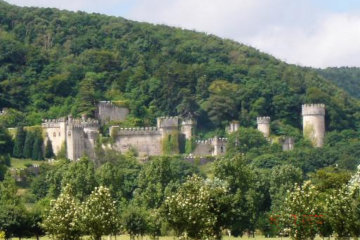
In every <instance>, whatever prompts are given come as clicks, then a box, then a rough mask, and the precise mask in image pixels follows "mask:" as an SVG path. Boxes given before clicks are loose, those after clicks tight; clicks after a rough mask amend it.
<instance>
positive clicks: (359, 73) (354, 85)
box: [317, 67, 360, 98]
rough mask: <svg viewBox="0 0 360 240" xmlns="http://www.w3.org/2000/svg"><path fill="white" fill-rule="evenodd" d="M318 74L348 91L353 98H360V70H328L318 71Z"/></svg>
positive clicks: (351, 68)
mask: <svg viewBox="0 0 360 240" xmlns="http://www.w3.org/2000/svg"><path fill="white" fill-rule="evenodd" d="M317 72H318V73H319V74H320V75H322V76H323V77H325V78H327V79H329V80H331V81H332V82H333V83H334V84H335V85H337V86H338V87H340V88H343V89H344V90H346V91H347V92H348V93H349V94H350V95H351V96H353V97H357V98H360V68H356V67H341V68H326V69H318V70H317Z"/></svg>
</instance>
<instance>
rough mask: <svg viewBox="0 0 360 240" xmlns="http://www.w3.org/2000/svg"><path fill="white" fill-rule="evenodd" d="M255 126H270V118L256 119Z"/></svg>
mask: <svg viewBox="0 0 360 240" xmlns="http://www.w3.org/2000/svg"><path fill="white" fill-rule="evenodd" d="M256 122H257V124H270V117H257V118H256Z"/></svg>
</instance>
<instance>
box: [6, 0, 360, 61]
mask: <svg viewBox="0 0 360 240" xmlns="http://www.w3.org/2000/svg"><path fill="white" fill-rule="evenodd" d="M7 1H8V2H9V3H12V4H16V5H19V6H40V7H56V8H61V9H68V10H74V11H77V10H82V11H86V12H98V13H104V14H108V15H113V16H121V17H125V18H128V19H132V20H137V21H145V22H151V23H156V24H158V23H160V24H167V25H171V26H176V27H182V28H186V29H194V30H198V31H202V32H207V33H211V34H215V35H218V36H220V37H225V38H230V39H233V40H236V41H238V42H241V43H245V44H247V45H251V46H253V47H255V48H257V49H259V50H261V51H264V52H267V53H270V54H272V55H274V56H275V57H277V58H279V59H282V60H284V61H286V62H289V63H294V64H299V65H303V66H313V67H328V66H359V67H360V58H359V57H358V56H360V44H359V43H360V0H7Z"/></svg>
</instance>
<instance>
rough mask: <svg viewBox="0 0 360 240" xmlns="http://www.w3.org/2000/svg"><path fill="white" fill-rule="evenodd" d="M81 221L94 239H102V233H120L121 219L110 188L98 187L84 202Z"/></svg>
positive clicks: (84, 229)
mask: <svg viewBox="0 0 360 240" xmlns="http://www.w3.org/2000/svg"><path fill="white" fill-rule="evenodd" d="M81 223H82V228H83V231H84V232H85V233H86V234H89V235H90V236H91V238H92V239H93V240H101V236H102V235H109V234H115V235H116V234H117V233H118V231H119V224H118V223H119V219H118V215H117V211H116V206H115V201H114V200H113V199H112V197H111V195H110V191H109V189H108V188H106V187H103V186H100V187H96V188H95V190H94V191H93V192H92V193H91V195H90V196H89V197H88V199H87V200H86V201H85V202H84V203H83V204H82V206H81Z"/></svg>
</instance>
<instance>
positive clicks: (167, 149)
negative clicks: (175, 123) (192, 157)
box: [162, 131, 180, 155]
mask: <svg viewBox="0 0 360 240" xmlns="http://www.w3.org/2000/svg"><path fill="white" fill-rule="evenodd" d="M179 141H180V136H179V132H178V131H173V132H172V133H170V134H166V135H165V136H164V138H163V139H162V152H163V154H165V155H170V154H177V153H179V152H180V148H179Z"/></svg>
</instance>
